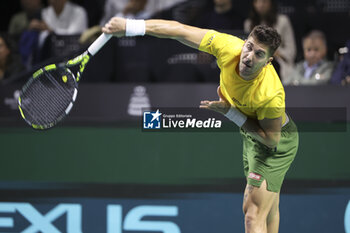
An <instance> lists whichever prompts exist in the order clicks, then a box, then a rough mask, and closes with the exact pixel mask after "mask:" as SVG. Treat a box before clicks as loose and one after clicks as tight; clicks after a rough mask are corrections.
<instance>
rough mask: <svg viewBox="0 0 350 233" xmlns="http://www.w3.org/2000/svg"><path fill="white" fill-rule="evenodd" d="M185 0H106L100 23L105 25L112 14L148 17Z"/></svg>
mask: <svg viewBox="0 0 350 233" xmlns="http://www.w3.org/2000/svg"><path fill="white" fill-rule="evenodd" d="M184 1H185V0H162V1H159V0H106V3H105V12H104V16H103V18H102V20H101V22H100V25H101V26H103V25H105V24H106V23H107V22H108V21H109V20H110V19H111V18H112V17H113V16H121V17H127V18H135V19H141V18H142V19H148V18H150V17H151V16H152V15H153V14H155V13H156V12H158V11H162V10H164V9H167V8H170V7H172V6H174V5H175V4H178V3H180V2H184Z"/></svg>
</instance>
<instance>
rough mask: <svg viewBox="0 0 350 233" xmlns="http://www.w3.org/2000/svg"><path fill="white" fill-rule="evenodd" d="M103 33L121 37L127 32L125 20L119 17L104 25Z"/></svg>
mask: <svg viewBox="0 0 350 233" xmlns="http://www.w3.org/2000/svg"><path fill="white" fill-rule="evenodd" d="M102 32H103V33H106V34H116V35H119V34H121V33H124V32H125V19H124V18H119V17H113V18H112V19H110V20H109V21H108V23H106V24H105V25H104V27H103V28H102Z"/></svg>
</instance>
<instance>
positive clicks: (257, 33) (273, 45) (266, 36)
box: [249, 25, 282, 55]
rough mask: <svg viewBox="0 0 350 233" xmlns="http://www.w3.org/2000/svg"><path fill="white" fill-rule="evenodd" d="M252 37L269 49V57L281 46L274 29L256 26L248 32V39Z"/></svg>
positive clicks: (279, 37) (278, 35) (278, 36)
mask: <svg viewBox="0 0 350 233" xmlns="http://www.w3.org/2000/svg"><path fill="white" fill-rule="evenodd" d="M250 36H252V37H253V38H254V39H256V40H258V41H259V42H260V43H262V44H264V45H266V46H268V47H269V52H270V55H273V54H274V53H275V51H276V50H277V49H278V47H279V46H280V45H281V41H282V39H281V36H280V34H278V32H277V31H276V29H274V28H272V27H269V26H266V25H258V26H255V27H254V28H253V30H252V31H251V32H250V34H249V37H250Z"/></svg>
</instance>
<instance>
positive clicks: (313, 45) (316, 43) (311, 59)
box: [303, 38, 327, 66]
mask: <svg viewBox="0 0 350 233" xmlns="http://www.w3.org/2000/svg"><path fill="white" fill-rule="evenodd" d="M303 48H304V58H305V60H306V62H307V63H308V65H309V66H312V65H315V64H317V63H319V62H320V61H321V60H322V59H323V58H324V57H325V56H326V53H327V49H326V45H325V44H324V42H323V41H322V40H321V39H310V38H308V39H305V40H304V43H303Z"/></svg>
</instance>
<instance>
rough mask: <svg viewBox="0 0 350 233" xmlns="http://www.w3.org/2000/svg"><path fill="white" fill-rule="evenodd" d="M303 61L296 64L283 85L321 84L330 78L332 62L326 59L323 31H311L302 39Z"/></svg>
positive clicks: (325, 42)
mask: <svg viewBox="0 0 350 233" xmlns="http://www.w3.org/2000/svg"><path fill="white" fill-rule="evenodd" d="M302 43H303V50H304V59H305V60H303V61H301V62H299V63H297V64H296V66H295V69H294V70H293V72H292V74H291V75H290V76H289V77H288V78H287V79H285V80H284V82H283V83H284V84H285V85H322V84H327V83H328V81H329V79H330V78H331V75H332V71H333V68H334V63H333V62H330V61H327V59H326V55H327V41H326V36H325V35H324V33H323V32H321V31H318V30H314V31H311V32H310V33H309V34H308V35H307V36H306V37H305V38H304V39H303V41H302Z"/></svg>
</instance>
